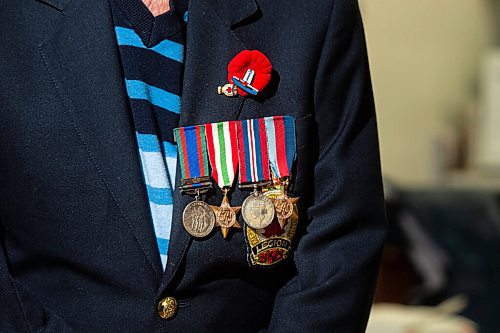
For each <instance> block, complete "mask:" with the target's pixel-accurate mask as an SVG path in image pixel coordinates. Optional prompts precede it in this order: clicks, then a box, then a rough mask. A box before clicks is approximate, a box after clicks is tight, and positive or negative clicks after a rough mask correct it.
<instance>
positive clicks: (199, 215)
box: [182, 201, 215, 238]
mask: <svg viewBox="0 0 500 333" xmlns="http://www.w3.org/2000/svg"><path fill="white" fill-rule="evenodd" d="M182 224H183V225H184V228H185V229H186V231H187V232H188V233H189V234H190V235H191V236H193V237H198V238H202V237H206V236H208V235H209V234H210V233H211V232H212V230H213V229H214V226H215V214H214V212H213V211H212V209H211V208H210V206H209V205H208V204H206V203H205V202H203V201H193V202H191V203H189V204H188V205H187V206H186V208H184V212H183V213H182Z"/></svg>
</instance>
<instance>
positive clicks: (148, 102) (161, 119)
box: [111, 0, 184, 268]
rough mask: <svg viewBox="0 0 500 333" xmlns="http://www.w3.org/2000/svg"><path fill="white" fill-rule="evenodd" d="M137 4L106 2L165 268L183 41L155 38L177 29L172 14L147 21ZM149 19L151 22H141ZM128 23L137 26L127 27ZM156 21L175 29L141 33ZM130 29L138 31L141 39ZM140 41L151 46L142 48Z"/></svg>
mask: <svg viewBox="0 0 500 333" xmlns="http://www.w3.org/2000/svg"><path fill="white" fill-rule="evenodd" d="M141 6H142V4H141V3H140V0H137V3H136V2H130V1H128V0H127V1H125V0H113V1H111V8H112V12H113V18H114V22H115V33H116V40H117V43H118V46H119V51H120V56H121V60H122V65H123V69H124V74H125V86H126V89H127V94H128V97H129V100H130V106H131V110H132V118H133V120H134V127H135V130H136V138H137V145H138V153H139V157H140V161H141V166H142V173H143V176H144V183H145V188H146V192H147V195H148V199H149V207H150V211H151V218H152V224H153V227H154V230H155V234H156V241H157V245H158V251H159V254H160V259H161V261H162V264H163V267H164V268H165V265H166V263H167V259H168V245H169V243H170V232H171V228H172V210H173V184H175V171H176V170H175V169H176V163H177V149H176V145H175V143H174V137H173V135H172V130H173V129H174V128H175V127H178V122H179V113H180V111H181V97H180V93H181V88H182V72H183V58H184V46H183V44H182V43H180V41H182V40H183V38H179V34H176V35H175V36H164V37H162V39H157V37H158V36H160V37H161V36H162V32H164V31H174V30H175V29H177V25H176V24H178V23H176V22H174V21H172V16H170V17H169V18H168V20H165V19H166V18H165V17H163V21H161V20H162V18H160V17H157V18H152V17H151V15H149V13H148V12H147V9H146V11H144V8H143V7H141ZM129 18H130V19H131V21H130V20H129ZM153 19H154V24H150V23H151V22H149V23H148V22H146V21H147V20H153ZM157 19H159V20H160V21H157ZM169 20H170V21H169ZM180 20H181V18H179V21H180ZM130 22H134V25H135V24H137V25H136V26H132V24H131V23H130ZM160 22H163V23H165V22H172V23H175V24H174V25H176V26H172V27H171V29H170V28H169V27H168V26H165V24H163V30H156V31H155V30H152V31H151V35H150V36H152V37H148V35H147V34H146V35H144V33H145V31H144V29H145V27H148V26H152V29H154V26H155V24H156V23H158V25H159V24H160ZM134 28H135V29H136V30H134ZM137 29H139V30H137ZM136 31H140V33H141V36H142V39H141V37H140V36H139V35H138V34H137V33H136ZM153 37H154V38H156V42H153V43H152V44H151V43H149V38H153ZM146 42H147V43H148V45H149V44H151V45H149V46H152V47H147V46H146V44H145V43H146ZM153 45H154V46H153Z"/></svg>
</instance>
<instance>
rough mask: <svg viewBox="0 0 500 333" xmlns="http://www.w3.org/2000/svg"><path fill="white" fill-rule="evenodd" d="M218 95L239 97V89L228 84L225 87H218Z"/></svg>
mask: <svg viewBox="0 0 500 333" xmlns="http://www.w3.org/2000/svg"><path fill="white" fill-rule="evenodd" d="M217 93H218V94H219V95H225V96H227V97H234V96H237V95H238V87H237V86H236V85H234V84H231V83H226V84H225V85H223V86H218V87H217Z"/></svg>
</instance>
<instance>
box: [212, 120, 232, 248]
mask: <svg viewBox="0 0 500 333" xmlns="http://www.w3.org/2000/svg"><path fill="white" fill-rule="evenodd" d="M205 132H206V138H207V147H208V156H209V159H210V165H211V166H212V178H213V179H214V180H215V182H216V183H217V185H218V186H219V187H220V188H221V189H222V191H223V192H224V198H223V200H222V204H221V205H220V207H217V206H211V207H212V209H213V210H214V212H215V220H216V225H217V226H219V227H220V228H221V232H222V236H223V237H224V239H225V238H227V236H228V233H229V229H230V228H231V227H234V228H241V226H240V225H239V223H238V222H237V221H236V214H237V213H238V212H239V210H240V207H231V205H230V204H229V199H228V198H227V194H228V192H229V190H230V189H231V187H232V186H233V182H234V178H235V175H236V169H237V168H238V142H237V138H236V135H237V132H236V122H234V121H226V122H221V123H213V124H206V125H205Z"/></svg>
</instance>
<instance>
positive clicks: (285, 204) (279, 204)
mask: <svg viewBox="0 0 500 333" xmlns="http://www.w3.org/2000/svg"><path fill="white" fill-rule="evenodd" d="M272 200H273V203H274V210H275V212H276V218H277V219H278V223H279V224H280V226H281V228H283V227H285V224H286V222H287V221H288V219H289V218H290V217H291V218H293V219H297V218H298V216H297V213H296V210H295V209H294V208H295V205H296V204H297V202H298V201H299V198H290V197H289V196H288V195H287V194H286V193H285V191H284V188H282V190H281V193H280V194H279V195H278V197H277V198H275V199H272Z"/></svg>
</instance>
